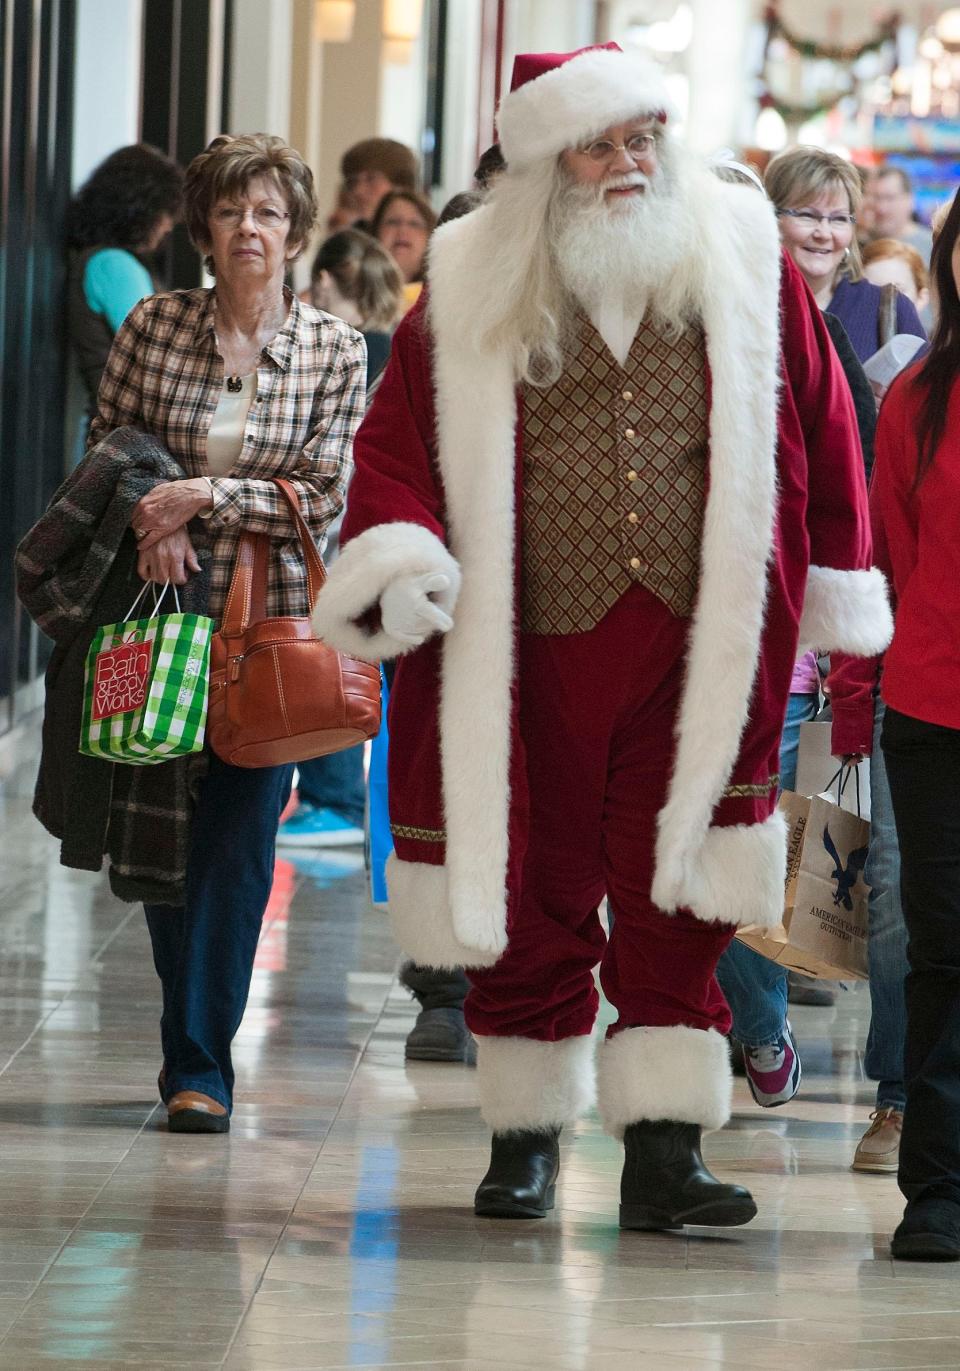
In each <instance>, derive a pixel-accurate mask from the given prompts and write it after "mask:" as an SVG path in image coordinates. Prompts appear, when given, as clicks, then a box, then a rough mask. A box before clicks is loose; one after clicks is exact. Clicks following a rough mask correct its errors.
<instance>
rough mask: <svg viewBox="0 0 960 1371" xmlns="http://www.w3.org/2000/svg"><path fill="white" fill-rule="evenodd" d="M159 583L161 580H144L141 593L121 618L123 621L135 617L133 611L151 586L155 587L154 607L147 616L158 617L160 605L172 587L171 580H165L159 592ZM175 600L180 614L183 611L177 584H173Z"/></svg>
mask: <svg viewBox="0 0 960 1371" xmlns="http://www.w3.org/2000/svg"><path fill="white" fill-rule="evenodd" d="M158 584H159V582H157V581H144V583H143V585H142V587H141V588H140V593H139V595H138V596H137V598H136V599H135V600H134V602H133V604H132V605H131V606H130V608H129V609H128V610H127V612H126V614H125V615H124V616H123V619H122V620H121V622H125V621H126V620H127V619H132V618H133V611H134V610H135V609H136V608H137V606H138V605H139V603H140V601H141V600H142V599H143V597H144V596H145V595H146V593H147V591H148V590H149V589H150V587H151V586H153V588H154V598H153V609H151V611H150V613H149V615H148V616H147V617H148V618H150V619H155V618H156V617H157V615H158V614H159V612H160V606H161V605H162V604H163V597H164V596H165V595H166V593H167V591H168V590H169V589H170V588H171V586H170V582H169V581H168V580H167V581H164V583H163V586H162V588H161V589H160V591H159V592H157V589H156V588H157V585H158ZM173 602H174V604H175V605H176V607H177V613H178V614H179V613H180V612H181V611H180V596H179V594H178V592H177V587H176V586H173Z"/></svg>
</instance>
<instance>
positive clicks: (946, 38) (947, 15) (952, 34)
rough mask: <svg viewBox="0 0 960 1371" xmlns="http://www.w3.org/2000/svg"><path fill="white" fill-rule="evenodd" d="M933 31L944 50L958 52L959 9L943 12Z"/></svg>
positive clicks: (959, 42)
mask: <svg viewBox="0 0 960 1371" xmlns="http://www.w3.org/2000/svg"><path fill="white" fill-rule="evenodd" d="M933 31H934V33H935V34H936V35H937V37H938V38H939V39H940V42H941V43H942V44H943V46H944V47H945V48H949V49H950V50H951V51H952V52H956V51H958V50H960V9H952V10H944V12H943V14H941V15H940V18H939V19H938V20H937V22H936V24H934V26H933Z"/></svg>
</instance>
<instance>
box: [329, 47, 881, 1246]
mask: <svg viewBox="0 0 960 1371" xmlns="http://www.w3.org/2000/svg"><path fill="white" fill-rule="evenodd" d="M672 119H673V114H672V111H671V108H670V101H669V98H668V95H667V91H666V89H665V87H664V82H663V79H662V77H661V75H660V72H659V70H658V69H657V68H656V67H655V66H653V65H652V64H651V63H649V62H648V61H647V60H645V59H642V58H640V57H639V56H636V55H627V54H624V53H623V52H621V51H620V50H619V49H617V48H616V47H615V46H614V45H608V46H607V47H606V48H599V49H598V48H593V49H586V50H584V51H581V52H578V53H573V54H565V55H557V54H539V55H534V56H525V57H518V58H517V62H516V67H515V71H514V77H513V86H512V89H511V92H510V94H509V95H507V96H506V97H505V99H504V100H503V102H502V105H501V107H500V112H499V131H500V139H501V143H502V147H503V152H504V155H505V157H506V161H507V170H506V172H505V174H503V175H502V176H501V177H500V178H499V179H498V181H497V184H496V186H495V188H494V190H493V192H492V194H491V196H490V198H489V200H488V201H487V203H486V204H484V205H483V206H482V207H481V208H480V209H478V210H477V211H475V212H474V213H472V214H470V215H468V216H467V217H466V218H465V219H461V220H459V221H456V222H454V223H451V224H449V225H448V226H447V227H445V228H443V229H441V230H440V231H439V232H438V233H437V234H436V236H435V238H434V240H433V244H432V247H431V253H430V267H429V285H428V290H427V292H426V296H425V299H424V301H422V302H421V305H420V307H419V309H417V310H416V311H414V312H413V314H412V315H410V316H408V318H407V319H406V320H405V322H404V323H403V325H402V326H401V328H400V329H399V330H398V332H397V335H396V339H395V342H394V346H393V356H392V360H391V362H390V365H389V368H388V371H387V373H386V375H385V377H384V379H383V381H382V383H381V385H380V389H379V391H378V394H377V397H376V401H375V403H374V405H373V408H372V410H371V412H370V414H369V415H368V417H367V419H366V421H365V423H364V425H363V427H362V428H361V430H360V433H359V435H358V438H357V442H356V473H355V475H354V478H353V483H352V485H351V487H350V496H349V502H348V511H347V516H346V521H345V523H344V529H343V536H342V548H343V550H342V552H341V555H340V558H339V560H338V561H337V563H336V565H335V566H334V568H333V570H332V572H331V574H330V578H329V582H328V584H327V586H326V588H325V589H324V591H323V592H322V594H321V596H320V599H319V601H318V604H317V608H316V614H315V624H316V628H317V630H318V631H319V633H320V634H321V635H322V636H323V637H324V638H325V639H327V641H328V642H330V643H333V644H334V645H336V646H337V647H338V648H340V649H342V650H343V651H345V652H349V653H353V654H355V655H357V656H361V657H368V658H376V657H394V656H399V657H400V661H399V664H398V667H397V673H396V680H395V684H394V689H393V694H392V700H391V714H390V730H391V736H390V813H391V820H392V826H393V834H394V839H395V855H394V856H393V857H392V858H391V861H390V867H389V872H388V876H389V890H390V909H391V913H392V917H393V921H394V927H395V930H396V934H397V937H398V939H399V942H400V944H401V946H402V947H403V949H404V951H405V952H406V953H407V954H408V955H409V956H410V957H412V958H413V959H414V960H415V961H417V962H419V963H423V964H427V965H432V966H438V967H444V966H465V967H466V968H468V973H469V977H470V981H471V990H470V994H469V996H468V998H467V1001H466V1006H465V1008H466V1018H467V1023H468V1025H469V1027H470V1029H471V1030H472V1032H473V1033H474V1035H475V1036H476V1038H477V1041H478V1045H479V1054H478V1072H479V1087H480V1097H481V1104H482V1110H483V1115H484V1118H485V1119H486V1121H487V1123H488V1124H489V1125H490V1127H491V1129H492V1130H493V1147H492V1156H491V1163H490V1169H489V1171H488V1172H487V1175H486V1176H485V1177H484V1179H483V1181H482V1182H481V1184H480V1188H479V1190H478V1191H477V1195H476V1201H475V1206H476V1212H477V1213H478V1214H483V1215H494V1216H501V1217H540V1216H542V1215H543V1214H544V1213H545V1212H546V1211H547V1210H548V1209H549V1208H550V1207H551V1206H552V1204H553V1200H554V1186H555V1181H556V1178H557V1174H558V1168H559V1134H560V1130H561V1128H562V1127H563V1126H564V1125H569V1124H572V1123H573V1122H574V1120H576V1118H577V1117H578V1115H579V1114H580V1113H581V1112H582V1111H583V1110H584V1109H586V1108H588V1107H589V1105H590V1104H591V1101H592V1099H593V1095H594V1078H595V1074H596V1077H597V1080H598V1095H599V1108H600V1115H601V1118H602V1120H603V1122H604V1125H605V1126H606V1128H607V1129H608V1130H609V1131H610V1132H611V1133H613V1134H614V1135H615V1136H616V1137H618V1138H622V1139H623V1142H624V1147H625V1153H626V1156H625V1165H624V1170H623V1180H622V1187H621V1207H620V1223H621V1226H622V1227H624V1228H640V1229H661V1228H676V1227H679V1226H680V1225H682V1224H684V1223H693V1224H711V1225H725V1226H729V1225H735V1224H741V1223H745V1222H747V1221H748V1220H749V1219H750V1218H751V1217H752V1216H753V1214H754V1213H755V1212H756V1210H755V1205H754V1203H753V1200H752V1198H751V1196H750V1194H749V1192H748V1191H746V1190H744V1189H743V1188H742V1187H740V1186H736V1185H730V1184H724V1183H722V1182H721V1181H719V1180H718V1179H716V1178H715V1177H714V1176H712V1175H711V1174H710V1172H709V1171H708V1170H707V1169H706V1167H705V1166H704V1164H703V1161H702V1158H701V1155H700V1137H701V1130H702V1129H705V1128H706V1129H713V1128H720V1127H721V1126H722V1125H723V1124H724V1123H725V1121H726V1120H727V1118H728V1114H729V1109H730V1093H731V1077H730V1068H729V1063H728V1054H727V1043H726V1039H725V1035H726V1034H727V1032H728V1031H729V1026H730V1017H729V1013H728V1010H727V1007H726V1004H725V1002H724V999H723V996H722V995H721V993H720V990H719V988H718V986H717V982H716V979H715V976H714V970H715V966H716V963H717V959H718V957H719V956H720V954H721V953H722V951H723V949H724V948H725V947H726V945H727V943H728V941H729V940H730V938H731V937H732V936H733V933H734V929H735V927H736V926H737V925H738V924H772V923H776V922H777V921H778V920H779V918H780V915H781V909H782V904H783V885H784V867H785V830H784V825H783V822H782V820H781V818H780V815H779V814H778V813H777V812H776V809H775V804H776V796H777V780H778V778H777V774H776V772H777V753H778V742H779V736H780V730H781V726H782V723H783V718H784V712H785V708H786V703H787V695H788V693H789V689H790V678H791V671H792V666H793V662H794V660H795V659H796V657H797V654H798V651H799V648H800V646H802V645H803V644H812V645H815V646H817V647H818V648H820V649H821V650H824V651H828V650H831V649H840V648H842V649H844V650H845V651H847V652H851V653H857V654H862V653H874V652H878V651H880V650H881V649H882V648H883V647H884V646H885V644H886V643H887V640H888V639H889V637H890V633H891V619H890V612H889V609H888V606H887V599H886V592H885V585H884V581H883V578H882V577H881V575H880V574H879V573H878V572H877V571H875V570H871V569H870V540H869V532H868V524H867V518H866V504H865V491H864V484H863V474H862V473H863V468H862V462H861V458H860V452H859V448H858V440H857V429H856V421H855V418H854V412H853V405H852V402H851V399H850V395H849V392H848V390H847V386H846V382H845V380H844V377H843V372H842V371H841V369H840V365H839V362H838V361H837V358H836V356H835V354H834V352H833V349H832V346H831V344H830V340H829V338H828V335H827V332H826V329H825V327H824V325H823V321H822V319H821V316H820V311H819V310H818V308H817V306H816V304H815V303H814V301H813V299H812V297H811V296H810V294H809V292H808V290H807V288H806V286H805V285H804V283H803V281H802V279H801V278H800V276H799V274H798V273H797V271H796V270H795V268H794V267H793V266H792V265H791V263H790V262H789V260H788V259H785V258H782V257H781V254H780V250H779V247H778V238H777V229H776V223H775V220H774V216H773V211H772V209H771V208H770V206H769V205H768V204H767V203H766V201H765V200H764V199H763V197H762V196H761V195H759V194H758V193H757V192H756V190H754V189H751V188H747V187H741V186H731V185H727V184H723V183H721V182H720V181H718V180H717V179H716V178H715V177H714V176H713V175H712V173H711V172H710V171H709V170H707V169H705V168H703V167H701V166H700V165H699V163H698V162H696V160H695V159H693V158H692V156H691V155H690V154H688V153H685V152H684V151H683V149H682V148H681V146H680V145H679V144H678V142H677V140H676V139H675V138H674V136H673V135H672V134H671V121H672ZM605 895H608V896H609V897H610V902H611V905H612V906H613V908H614V909H615V910H616V920H615V923H614V926H613V930H612V933H611V935H610V937H609V938H607V937H606V935H605V933H604V929H603V926H602V924H601V920H600V916H599V913H598V907H599V906H600V905H601V903H602V901H603V898H604V896H605ZM598 963H599V965H600V980H601V984H602V986H603V990H604V993H605V995H606V997H607V999H608V1000H609V1001H610V1003H611V1004H612V1005H613V1007H614V1009H615V1011H616V1015H617V1017H616V1021H615V1022H614V1023H613V1024H612V1025H611V1027H610V1028H609V1029H608V1030H607V1033H606V1037H605V1041H604V1042H603V1044H602V1046H601V1047H600V1049H599V1054H598V1055H599V1064H598V1067H597V1070H596V1073H595V1071H594V1057H595V1052H594V1044H593V1042H592V1039H591V1033H592V1030H593V1026H594V1020H595V1016H596V1013H597V1007H598V996H597V991H596V989H595V986H594V977H593V972H594V968H595V967H596V966H597V964H598Z"/></svg>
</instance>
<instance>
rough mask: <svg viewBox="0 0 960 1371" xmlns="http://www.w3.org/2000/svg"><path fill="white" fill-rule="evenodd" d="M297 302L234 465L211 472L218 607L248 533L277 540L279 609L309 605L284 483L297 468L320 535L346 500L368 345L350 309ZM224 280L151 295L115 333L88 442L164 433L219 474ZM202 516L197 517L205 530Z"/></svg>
mask: <svg viewBox="0 0 960 1371" xmlns="http://www.w3.org/2000/svg"><path fill="white" fill-rule="evenodd" d="M288 299H289V301H290V312H289V314H288V315H287V318H286V321H285V323H284V325H283V327H282V328H281V329H280V331H279V333H278V334H277V335H276V337H275V338H274V339H273V340H272V341H271V342H270V343H268V344H267V346H266V347H265V348H264V349H263V352H262V353H261V358H260V365H259V366H258V368H257V392H256V396H255V398H254V401H253V403H252V404H251V406H250V412H249V415H248V416H247V422H246V428H245V430H244V438H243V448H242V450H241V453H240V456H239V457H238V458H237V460H236V462H235V464H234V467H233V473H234V474H231V475H229V476H215V477H213V478H211V485H212V487H213V511H212V513H211V515H210V517H209V519H204V520H201V521H199V523H201V524H202V525H203V530H201V531H200V532H199V533H198V534H197V535H196V539H195V540H200V541H202V539H203V536H204V531H205V532H206V535H207V536H208V537H209V539H210V547H211V554H212V561H211V581H210V609H209V612H210V614H211V615H212V616H213V617H214V618H217V617H219V615H220V613H221V612H222V609H223V604H224V601H225V600H226V596H227V591H228V589H229V587H230V578H231V576H232V574H233V564H234V561H235V559H236V554H237V547H238V544H239V541H240V535H241V534H242V533H244V532H250V533H266V534H268V535H269V536H270V538H271V539H272V540H273V543H272V550H271V558H270V577H269V582H268V586H267V614H268V615H269V616H270V617H273V616H274V615H285V614H292V615H303V614H306V613H307V612H308V610H309V605H308V602H307V601H308V597H307V573H306V567H305V565H304V561H303V555H302V552H301V548H300V540H299V538H298V537H297V536H296V532H295V529H294V527H293V524H292V522H291V520H290V517H289V514H288V512H287V506H286V504H285V502H284V500H283V496H282V495H281V494H280V491H279V490H278V489H277V487H276V486H275V485H274V483H273V481H272V480H271V479H270V478H271V477H274V476H286V477H288V478H289V479H290V480H291V481H292V483H293V485H294V486H295V487H296V490H297V494H298V495H299V497H300V510H301V513H302V514H303V517H304V518H305V520H306V521H307V523H308V524H309V526H310V529H311V531H312V533H313V536H314V538H315V539H316V540H317V543H318V545H320V544H322V540H323V538H324V535H325V532H326V529H327V527H328V525H329V524H330V523H331V522H332V521H333V519H335V518H336V516H337V514H338V513H339V512H340V510H341V508H342V506H343V496H344V491H345V489H346V485H347V480H348V479H349V476H350V471H351V467H352V444H353V435H354V433H355V432H356V429H357V426H358V425H359V423H360V420H361V419H362V417H363V408H364V377H365V371H366V346H365V344H364V342H363V339H362V338H361V337H360V335H359V334H358V333H357V332H356V331H355V330H354V329H352V328H350V327H349V326H348V325H347V324H345V323H343V322H342V321H341V320H339V319H334V318H333V317H332V316H330V315H328V314H321V313H320V312H319V310H315V309H313V308H311V307H310V306H309V305H304V304H302V303H301V302H300V301H299V300H298V299H297V298H296V296H294V295H289V294H288ZM214 300H215V293H214V291H213V290H206V289H202V288H200V289H197V290H177V291H171V292H170V293H169V294H166V295H153V296H149V297H148V298H147V299H145V300H141V301H140V303H139V304H138V305H136V306H135V307H134V309H133V310H131V312H130V314H129V315H128V316H127V318H126V320H125V321H124V322H123V324H122V325H121V327H120V330H119V332H118V333H117V335H116V337H115V338H114V341H113V347H112V348H111V350H110V356H109V358H108V359H107V366H106V370H105V371H104V374H103V379H102V381H101V382H100V391H99V394H98V396H97V414H96V416H95V418H94V420H93V422H92V424H91V426H90V436H89V439H88V447H92V446H94V445H95V444H96V443H98V442H99V441H100V439H101V438H103V437H104V436H105V435H106V434H107V433H109V432H111V430H113V429H115V428H119V427H120V426H121V425H124V424H130V425H132V426H133V427H135V428H140V429H143V430H145V431H146V432H147V433H150V434H153V435H154V436H155V437H156V438H159V439H160V441H161V442H162V443H163V444H164V446H165V447H166V448H167V450H168V451H169V452H170V454H171V456H173V457H174V458H175V459H176V460H177V462H179V464H180V466H182V467H183V469H184V471H185V472H186V473H187V475H188V476H206V475H207V456H206V452H207V433H208V430H209V428H210V422H211V420H212V418H213V415H214V413H215V411H216V408H217V402H218V399H219V396H220V392H221V389H222V386H223V359H222V358H221V356H220V354H219V352H218V351H217V346H216V335H215V332H214V319H215V308H214ZM196 527H197V525H196V524H191V536H194V529H195V528H196Z"/></svg>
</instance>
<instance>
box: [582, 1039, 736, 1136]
mask: <svg viewBox="0 0 960 1371" xmlns="http://www.w3.org/2000/svg"><path fill="white" fill-rule="evenodd" d="M732 1091H733V1076H732V1073H731V1070H730V1057H729V1053H728V1050H727V1040H726V1038H724V1037H723V1036H722V1035H721V1034H719V1033H717V1032H716V1031H715V1030H714V1029H712V1028H711V1029H702V1028H686V1027H684V1026H682V1025H680V1026H678V1027H675V1028H625V1029H624V1030H623V1031H622V1032H621V1033H618V1034H616V1036H615V1037H613V1038H609V1039H608V1040H607V1041H606V1042H605V1043H604V1044H603V1046H602V1047H601V1048H600V1058H599V1062H598V1066H597V1094H598V1103H599V1106H600V1117H601V1119H602V1120H603V1126H604V1128H605V1129H606V1131H607V1132H608V1133H611V1134H613V1136H614V1137H615V1138H622V1137H623V1131H624V1129H625V1128H626V1127H627V1126H628V1124H631V1123H640V1122H642V1121H644V1120H646V1121H648V1122H651V1123H653V1122H656V1121H657V1120H658V1119H671V1120H673V1121H674V1122H675V1123H697V1124H699V1125H700V1126H701V1128H722V1127H723V1125H724V1124H725V1123H726V1122H727V1120H728V1119H729V1117H730V1101H731V1095H732Z"/></svg>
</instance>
